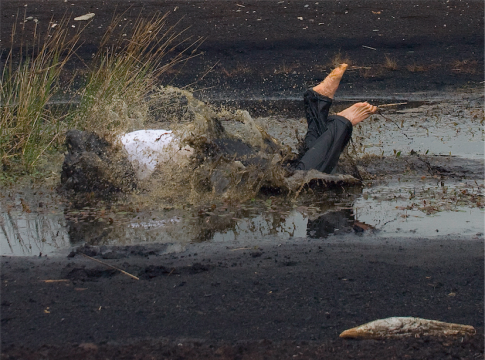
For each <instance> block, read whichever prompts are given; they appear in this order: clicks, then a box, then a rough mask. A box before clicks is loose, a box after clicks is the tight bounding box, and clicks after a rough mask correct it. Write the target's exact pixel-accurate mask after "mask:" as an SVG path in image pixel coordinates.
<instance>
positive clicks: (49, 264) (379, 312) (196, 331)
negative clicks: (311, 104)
mask: <svg viewBox="0 0 485 360" xmlns="http://www.w3.org/2000/svg"><path fill="white" fill-rule="evenodd" d="M24 5H27V6H24ZM115 5H117V6H118V9H119V11H125V10H126V19H127V20H126V21H127V22H130V21H132V20H133V19H135V18H136V16H138V15H139V11H140V8H141V7H144V8H145V10H144V11H148V12H150V11H152V10H154V9H156V10H160V11H165V10H170V11H172V12H173V14H172V15H173V16H178V15H179V14H182V15H185V17H183V19H182V20H181V21H180V24H179V25H180V26H181V27H182V28H183V27H184V26H187V25H189V23H190V25H191V27H190V28H189V29H188V30H187V31H186V34H187V35H193V36H195V37H197V36H203V37H207V39H206V41H204V43H203V44H202V45H201V46H200V47H199V51H200V53H199V54H198V56H197V57H195V58H194V59H192V60H191V62H189V63H187V64H186V65H185V64H184V66H181V67H180V68H178V69H176V71H174V72H173V73H170V74H167V76H166V78H164V79H161V80H162V81H163V83H164V84H170V85H175V86H179V87H186V86H188V88H191V90H193V91H194V94H195V98H196V99H201V100H204V101H205V102H206V103H208V104H211V105H212V106H213V108H212V109H213V111H214V112H215V113H218V114H220V113H224V112H225V114H228V113H231V114H234V112H235V111H237V110H243V111H247V116H249V119H250V123H251V124H252V128H253V129H254V127H255V126H257V128H258V129H261V130H262V131H263V132H264V133H267V134H268V135H269V136H271V137H272V138H275V139H277V140H278V142H279V144H280V145H281V146H284V147H288V148H289V149H290V150H291V151H295V150H296V148H297V142H298V138H299V137H301V136H303V135H304V133H305V130H306V129H305V120H304V119H303V116H302V114H303V111H302V110H303V109H302V101H301V100H300V94H301V93H302V92H303V90H304V89H305V88H307V87H308V86H311V85H312V84H314V83H316V82H318V81H320V80H322V79H323V77H324V76H325V74H326V73H327V72H328V71H329V70H330V69H331V67H332V66H333V64H334V63H335V62H338V61H346V62H349V63H350V67H349V71H348V72H347V74H346V77H345V78H344V81H343V82H342V86H341V88H340V89H339V92H338V93H337V97H336V101H335V104H334V108H333V110H334V111H338V110H340V109H341V108H344V107H346V106H348V105H349V104H351V103H352V102H355V101H361V100H368V101H370V102H373V103H375V104H376V105H389V104H392V103H399V105H392V106H387V107H386V106H384V107H383V108H382V109H385V110H383V111H382V116H381V115H376V116H373V117H372V118H371V119H369V121H367V122H365V123H363V124H362V125H361V126H359V127H356V128H355V129H354V137H353V143H351V144H350V146H349V148H348V151H347V153H346V154H344V155H343V156H342V161H341V164H340V171H341V172H343V173H349V169H350V168H351V169H354V170H355V169H357V171H358V174H359V176H360V178H359V179H358V180H359V181H358V184H354V185H352V186H349V184H348V183H346V184H343V183H339V182H338V181H334V182H333V183H332V184H331V186H328V185H329V184H328V182H326V181H325V179H313V180H312V181H308V182H306V183H305V184H303V183H301V186H299V187H298V188H297V189H296V190H294V191H286V192H279V191H276V190H275V189H274V188H272V187H263V186H260V187H257V188H255V189H252V191H253V192H246V193H242V192H240V193H238V192H237V191H235V192H233V193H232V194H233V196H229V197H227V198H221V197H220V196H214V193H213V191H212V190H213V189H211V188H210V187H209V190H210V191H207V189H208V188H207V186H206V187H205V188H203V189H205V192H204V194H205V195H204V196H195V197H194V196H193V195H194V193H191V194H189V193H187V192H185V191H184V189H188V188H189V187H190V188H191V189H192V188H194V187H191V186H192V185H193V184H192V185H191V184H190V182H187V183H185V184H180V183H178V185H177V186H179V185H185V186H186V188H183V187H180V186H179V187H174V188H169V187H168V186H167V187H165V188H163V187H160V185H159V184H160V183H159V182H158V186H159V187H160V189H159V191H157V180H160V179H163V178H164V177H166V176H167V174H170V176H173V177H174V179H175V178H177V176H179V175H181V174H180V172H177V171H179V170H177V169H173V168H170V167H167V168H166V169H165V172H164V171H162V170H163V169H162V170H160V171H159V172H158V173H157V174H156V176H158V179H157V178H156V177H154V181H152V182H151V183H146V184H144V186H143V187H141V188H140V189H141V190H139V191H138V190H137V192H136V193H129V194H128V195H123V196H121V197H118V198H116V199H109V200H102V199H99V198H97V197H96V196H95V195H94V194H91V193H89V192H87V193H84V194H83V195H82V196H81V198H80V199H74V198H68V197H65V196H64V195H62V194H60V193H58V192H57V190H56V187H57V186H58V184H59V182H60V171H59V172H57V173H55V174H53V175H52V178H51V179H50V180H49V184H52V185H51V186H46V185H43V186H37V185H35V184H34V185H32V184H27V185H26V186H22V187H20V188H19V187H13V188H5V189H2V191H1V192H0V212H1V214H0V225H1V226H0V240H1V241H2V243H1V250H2V254H3V256H2V259H1V266H2V273H1V279H2V303H1V308H2V309H1V310H2V311H1V313H2V330H1V332H2V355H1V356H2V359H3V358H5V359H30V358H32V359H34V358H35V359H38V358H51V359H58V358H59V359H60V358H72V359H76V358H79V359H81V358H83V359H84V358H93V359H98V358H99V359H101V358H103V359H104V358H120V359H122V358H133V357H135V356H136V357H139V358H147V359H148V358H167V359H172V358H173V359H198V358H215V357H217V358H221V359H245V358H247V359H258V358H261V359H262V358H270V359H271V358H274V359H282V358H283V359H284V358H303V359H305V358H307V359H315V358H331V359H340V358H341V359H347V358H361V359H368V358H374V359H378V358H382V359H398V358H403V357H404V356H405V357H408V358H426V359H446V358H464V359H477V358H482V357H483V351H484V347H483V329H484V327H483V308H484V304H483V293H484V290H483V283H484V282H483V261H484V257H483V224H484V223H483V206H484V199H483V188H484V184H483V171H484V162H483V137H484V134H483V119H484V115H483V91H482V84H481V82H483V4H482V3H481V2H479V1H469V2H466V3H464V2H447V3H445V2H438V1H419V2H417V3H412V2H407V1H398V2H394V3H389V2H380V1H373V2H368V1H357V2H355V3H352V4H345V3H336V2H328V1H324V2H321V1H320V2H316V3H308V4H306V3H299V2H270V1H254V2H244V3H239V4H235V3H231V2H222V1H203V2H202V1H191V2H163V3H160V2H156V3H155V2H143V3H140V4H136V5H131V4H128V3H125V2H119V3H118V2H114V1H109V2H105V3H102V4H101V3H99V2H91V1H79V2H76V3H74V4H71V3H70V2H67V3H64V2H57V1H48V2H43V3H42V6H40V5H39V3H38V2H35V1H27V2H25V4H24V3H22V5H19V3H18V2H16V1H15V2H13V1H3V2H2V19H3V20H2V24H1V33H2V47H3V46H5V47H9V46H10V44H9V43H8V39H9V36H8V34H10V31H11V26H12V23H13V21H14V20H13V19H15V15H16V14H17V12H18V11H19V8H20V10H21V13H22V12H23V11H24V10H26V11H27V12H26V14H27V16H35V18H36V19H38V20H39V22H40V24H43V23H48V22H49V21H50V18H51V16H52V13H53V12H52V11H51V10H54V9H55V10H56V11H55V14H54V16H57V11H61V9H62V11H64V10H66V9H68V11H73V13H75V15H76V16H77V15H82V14H84V13H88V12H91V11H92V12H95V13H96V15H95V17H94V20H93V22H92V23H90V24H89V25H88V27H87V29H86V30H87V31H86V32H85V33H84V35H83V41H82V43H83V45H82V47H81V48H80V52H79V63H76V64H75V65H73V67H72V70H73V71H74V70H76V69H77V70H79V69H82V62H83V61H85V60H86V59H89V58H90V57H91V54H92V53H93V52H94V51H95V50H96V45H95V44H97V43H99V37H100V36H101V35H102V33H103V32H104V30H103V26H104V25H105V24H106V23H107V22H108V21H109V19H110V18H111V16H112V13H113V9H114V7H115ZM307 5H308V6H307ZM130 6H131V7H130ZM81 13H82V14H81ZM59 14H60V13H59ZM300 18H302V20H301V19H300ZM172 19H173V21H174V22H175V21H177V20H178V18H177V20H175V18H174V17H171V20H170V21H172ZM194 19H198V20H200V21H198V20H197V21H194ZM29 21H30V20H29ZM31 25H32V26H33V21H30V22H27V23H26V27H27V28H28V29H29V26H31ZM73 25H76V26H77V23H73ZM73 29H75V28H73ZM73 31H74V30H73ZM386 58H388V59H390V60H395V61H396V63H395V64H393V63H392V62H391V63H389V62H386V61H387V60H386ZM391 65H392V66H391ZM347 75H348V76H347ZM159 95H160V94H159ZM189 98H190V96H189V97H186V98H185V100H184V98H183V97H178V98H177V99H178V100H177V101H175V100H174V98H173V97H165V98H164V97H163V96H160V98H159V99H160V101H159V103H158V104H156V103H152V104H153V107H152V108H151V109H150V110H151V114H152V115H153V117H152V118H151V119H145V120H148V123H147V125H146V126H148V127H149V128H154V129H173V130H175V131H176V130H177V129H180V128H181V126H182V127H183V126H184V125H185V124H183V123H181V122H180V120H181V119H183V120H185V121H186V122H187V121H188V122H192V123H194V120H195V119H196V117H197V116H198V115H200V114H201V112H192V113H191V112H190V111H187V105H188V103H189V102H190V99H189ZM204 111H205V110H204ZM211 111H212V110H211ZM240 114H241V113H240ZM218 119H219V121H220V122H221V124H222V125H223V126H224V128H226V129H227V130H228V131H229V132H232V133H233V134H239V135H240V136H242V137H243V138H248V136H247V134H248V132H247V131H248V129H247V128H245V127H242V126H241V124H242V123H243V122H241V121H234V116H227V117H224V116H219V117H218ZM253 125H254V126H253ZM206 130H207V128H205V129H204V131H206ZM258 131H259V130H258ZM241 134H242V135H241ZM252 134H253V135H254V132H253V133H252ZM249 138H251V137H249ZM260 140H261V139H260ZM223 165H224V164H223ZM224 166H226V167H222V169H223V170H224V169H225V170H228V169H229V170H231V169H232V168H231V167H230V166H232V165H227V164H226V165H224ZM176 170H177V171H176ZM212 170H213V169H211V171H212ZM232 170H233V169H232ZM255 172H257V171H255ZM263 173H264V171H263ZM206 175H207V174H206ZM206 178H207V176H206ZM209 180H210V177H209ZM327 180H328V179H327ZM175 183H176V184H177V182H175ZM199 185H200V184H199ZM343 185H345V186H343ZM195 188H196V189H200V188H197V187H195ZM167 193H172V194H173V195H174V196H172V198H171V199H168V200H167V197H166V194H167ZM195 193H196V194H199V193H202V192H197V191H196V192H195ZM175 195H177V196H175ZM216 195H217V191H216ZM187 199H189V200H190V201H187ZM83 254H84V255H87V256H89V257H91V258H93V259H96V260H98V261H102V262H104V263H106V264H109V265H111V266H114V267H115V268H116V269H114V268H110V267H108V266H105V265H102V264H100V263H98V262H96V261H93V260H92V259H89V258H87V257H86V256H84V255H83ZM12 255H15V256H12ZM18 255H20V256H18ZM17 256H18V257H17ZM117 269H121V270H123V271H126V272H128V273H129V274H132V275H133V276H136V277H138V278H139V280H134V279H133V278H130V277H129V276H126V275H124V274H123V273H121V272H120V271H119V270H117ZM44 280H55V281H53V282H45V281H44ZM58 280H60V281H58ZM389 316H419V317H423V318H428V319H434V320H441V321H448V322H454V323H462V324H467V325H473V326H474V327H475V328H476V329H477V335H476V336H474V337H469V338H468V337H467V338H456V339H455V338H451V339H445V338H443V339H440V338H418V339H405V340H392V341H391V340H386V341H372V340H365V341H354V340H342V339H339V338H338V334H339V333H340V332H341V331H343V330H345V329H348V328H351V327H354V326H357V325H360V324H363V323H365V322H368V321H372V320H376V319H378V318H384V317H389Z"/></svg>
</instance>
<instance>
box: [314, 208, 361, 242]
mask: <svg viewBox="0 0 485 360" xmlns="http://www.w3.org/2000/svg"><path fill="white" fill-rule="evenodd" d="M353 226H354V213H353V211H352V210H351V209H342V210H339V211H332V212H329V213H327V214H324V215H321V216H319V217H318V218H316V219H315V220H308V224H307V235H308V237H310V238H313V239H319V238H326V237H328V235H330V234H333V233H335V232H336V231H339V232H350V231H352V229H353Z"/></svg>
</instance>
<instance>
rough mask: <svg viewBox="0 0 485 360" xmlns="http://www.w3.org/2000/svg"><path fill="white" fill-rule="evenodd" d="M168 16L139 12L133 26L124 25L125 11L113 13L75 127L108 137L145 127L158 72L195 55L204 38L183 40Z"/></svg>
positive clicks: (73, 116)
mask: <svg viewBox="0 0 485 360" xmlns="http://www.w3.org/2000/svg"><path fill="white" fill-rule="evenodd" d="M166 18H167V15H160V14H155V15H154V16H153V17H151V18H149V19H144V18H142V17H141V16H140V17H139V18H138V19H137V20H136V22H135V23H134V25H133V27H132V28H130V29H128V28H127V26H123V27H120V24H121V21H122V19H123V17H122V15H119V16H115V17H114V19H113V21H112V22H111V24H110V26H109V27H108V30H107V31H106V33H105V35H104V37H103V39H102V40H101V44H100V46H99V50H98V52H97V54H96V55H95V57H94V59H93V62H92V63H91V65H90V66H89V68H90V71H89V72H88V76H87V79H86V85H85V86H84V87H83V88H82V89H81V91H79V95H80V99H81V100H80V104H79V106H78V107H77V109H76V110H75V111H74V112H73V113H72V114H71V115H70V118H69V122H70V123H71V126H72V127H76V128H78V129H82V130H89V131H93V132H96V133H98V134H99V135H101V136H104V137H108V138H109V137H112V136H114V135H116V134H119V133H120V132H125V131H129V130H133V129H135V128H140V127H141V126H142V124H143V122H144V121H145V119H146V118H147V117H148V110H149V105H148V102H147V96H148V94H149V93H150V92H151V91H152V90H153V89H154V86H155V83H156V82H157V80H158V78H159V76H160V75H162V74H163V73H164V72H166V71H168V70H169V69H171V68H172V67H173V66H174V65H175V64H177V63H179V62H181V61H184V60H187V59H188V58H189V57H191V56H192V54H189V51H190V50H195V48H196V46H197V44H198V43H199V40H196V41H195V42H193V43H189V44H188V43H187V40H186V39H185V40H180V39H179V38H180V35H181V34H182V33H181V32H175V30H174V27H175V26H171V27H168V28H167V26H166ZM181 46H183V47H184V49H183V50H180V47H181Z"/></svg>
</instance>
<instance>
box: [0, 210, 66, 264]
mask: <svg viewBox="0 0 485 360" xmlns="http://www.w3.org/2000/svg"><path fill="white" fill-rule="evenodd" d="M1 210H2V208H0V230H1V231H0V246H1V253H2V255H40V254H47V253H51V252H53V251H55V250H56V249H60V248H65V247H67V246H69V236H68V234H67V229H66V227H65V223H64V217H63V216H62V215H61V214H39V213H28V212H13V211H7V212H3V211H1Z"/></svg>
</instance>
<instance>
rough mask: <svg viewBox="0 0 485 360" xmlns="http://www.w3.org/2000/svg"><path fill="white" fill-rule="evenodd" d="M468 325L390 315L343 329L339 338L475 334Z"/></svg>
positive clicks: (473, 329)
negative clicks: (389, 316)
mask: <svg viewBox="0 0 485 360" xmlns="http://www.w3.org/2000/svg"><path fill="white" fill-rule="evenodd" d="M475 334H476V330H475V328H474V327H473V326H470V325H461V324H452V323H446V322H442V321H436V320H427V319H421V318H417V317H391V318H387V319H380V320H375V321H372V322H370V323H367V324H364V325H361V326H358V327H355V328H352V329H349V330H345V331H344V332H342V333H341V334H340V337H341V338H358V339H388V338H401V337H409V336H414V337H420V336H465V335H475Z"/></svg>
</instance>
